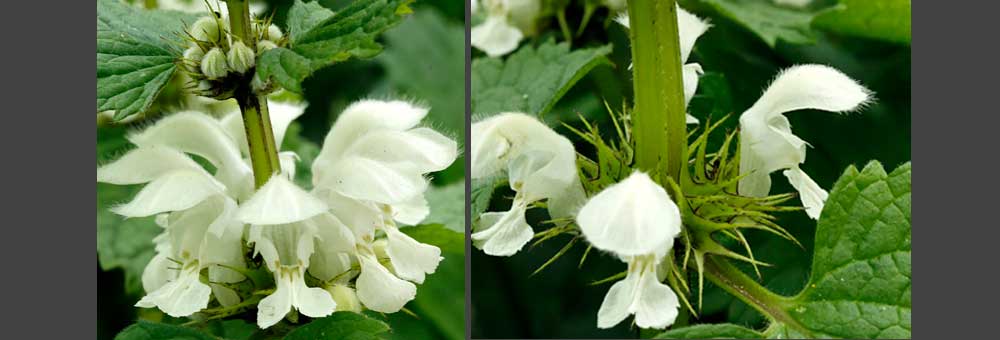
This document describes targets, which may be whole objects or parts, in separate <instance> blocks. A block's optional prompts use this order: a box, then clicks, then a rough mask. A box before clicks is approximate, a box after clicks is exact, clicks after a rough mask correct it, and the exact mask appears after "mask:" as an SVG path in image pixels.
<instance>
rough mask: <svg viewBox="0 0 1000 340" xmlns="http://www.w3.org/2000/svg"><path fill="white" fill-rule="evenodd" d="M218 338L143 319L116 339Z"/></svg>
mask: <svg viewBox="0 0 1000 340" xmlns="http://www.w3.org/2000/svg"><path fill="white" fill-rule="evenodd" d="M175 339H183V340H216V338H215V337H213V336H211V335H208V334H205V333H202V332H199V331H197V330H194V329H191V328H187V327H181V326H178V325H169V324H164V323H154V322H148V321H142V320H140V321H139V322H137V323H135V324H133V325H131V326H128V328H125V330H123V331H121V333H118V335H117V336H115V340H175Z"/></svg>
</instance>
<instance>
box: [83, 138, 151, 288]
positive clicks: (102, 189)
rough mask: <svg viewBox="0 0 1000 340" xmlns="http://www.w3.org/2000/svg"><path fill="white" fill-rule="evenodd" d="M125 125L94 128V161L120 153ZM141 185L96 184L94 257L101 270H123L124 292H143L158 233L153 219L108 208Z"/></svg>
mask: <svg viewBox="0 0 1000 340" xmlns="http://www.w3.org/2000/svg"><path fill="white" fill-rule="evenodd" d="M124 135H125V128H107V129H98V130H97V162H98V164H100V163H104V162H107V161H109V160H110V159H112V158H113V157H115V156H117V155H118V154H121V153H123V152H124V151H125V150H126V149H127V148H128V147H129V143H128V142H127V141H126V140H125V136H124ZM139 188H140V186H117V185H111V184H105V183H98V184H97V258H98V262H99V263H100V266H101V269H102V270H113V269H119V268H120V269H122V271H124V273H125V292H126V293H128V294H131V295H136V294H141V293H142V282H141V280H140V279H141V278H142V271H143V269H145V267H146V264H147V263H149V260H150V259H152V258H153V255H155V252H154V250H153V238H154V237H156V235H158V234H159V233H160V232H161V229H160V227H159V226H157V225H156V223H155V222H154V221H153V219H154V218H152V217H147V218H130V219H124V218H122V217H121V216H118V215H115V214H114V213H112V212H111V211H109V210H108V209H109V208H110V207H111V206H112V205H114V204H119V203H124V202H127V201H128V200H130V199H132V197H133V196H134V195H135V193H136V192H138V190H139Z"/></svg>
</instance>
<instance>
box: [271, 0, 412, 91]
mask: <svg viewBox="0 0 1000 340" xmlns="http://www.w3.org/2000/svg"><path fill="white" fill-rule="evenodd" d="M412 1H413V0H370V1H369V0H358V1H355V2H354V3H352V4H350V5H348V6H347V7H344V8H343V9H342V10H340V11H339V12H337V13H335V14H332V15H330V13H332V12H329V11H317V10H316V8H317V5H315V4H311V5H307V4H305V3H303V2H302V1H300V0H296V1H295V4H293V5H292V8H291V9H289V12H288V15H289V17H288V22H289V31H290V32H289V35H290V38H291V40H290V41H289V45H288V48H275V49H271V50H269V51H267V52H264V54H262V55H261V56H260V59H259V61H258V62H257V72H258V75H260V77H261V78H272V79H274V80H275V81H276V82H277V83H278V84H279V85H281V86H282V87H284V88H285V89H287V90H289V91H292V92H296V93H302V81H303V80H305V78H306V77H308V76H309V75H310V74H312V73H313V72H315V71H316V70H319V69H321V68H323V67H326V66H329V65H331V64H334V63H337V62H342V61H345V60H347V59H350V58H352V57H353V58H371V57H374V56H375V55H377V54H378V53H379V52H381V51H382V45H380V44H379V43H378V42H376V41H375V38H377V37H378V35H379V34H381V33H382V32H384V31H385V30H387V29H389V28H390V27H392V26H395V25H396V24H397V23H399V21H400V20H402V18H403V15H405V14H408V13H409V12H410V10H409V7H407V5H408V4H409V3H410V2H412ZM292 32H294V36H292Z"/></svg>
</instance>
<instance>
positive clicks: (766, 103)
mask: <svg viewBox="0 0 1000 340" xmlns="http://www.w3.org/2000/svg"><path fill="white" fill-rule="evenodd" d="M869 93H870V92H869V91H868V90H867V89H865V88H864V87H863V86H861V85H859V84H858V83H857V82H855V81H854V80H853V79H851V78H849V77H848V76H846V75H844V74H843V73H841V72H840V71H837V70H835V69H833V68H830V67H828V66H823V65H800V66H794V67H791V68H789V69H787V70H785V71H783V72H781V73H780V74H779V75H778V77H777V78H776V79H775V80H774V82H772V83H771V85H770V86H769V87H768V88H767V90H766V91H764V94H763V95H761V97H760V99H758V100H757V102H756V103H754V104H753V106H751V107H750V108H749V109H747V110H746V111H744V112H743V114H742V115H741V116H740V145H741V146H740V149H741V155H740V174H742V175H746V177H744V178H743V179H742V180H740V183H739V193H740V194H741V195H747V196H754V197H763V196H766V195H767V194H768V193H769V192H770V190H771V177H770V174H771V173H772V172H774V171H777V170H781V169H785V171H783V172H782V173H783V174H784V175H785V177H787V178H788V181H789V183H791V184H792V186H793V187H795V190H797V191H798V192H799V195H800V199H801V200H802V205H803V206H804V207H805V208H806V214H808V215H809V217H812V218H813V219H817V218H819V214H820V212H821V211H822V210H823V203H824V202H825V201H826V197H827V192H826V190H823V188H820V187H819V185H817V184H816V182H814V181H813V180H812V179H811V178H809V175H806V173H805V172H803V171H802V170H801V169H799V164H802V163H803V162H805V160H806V146H807V143H806V142H805V141H803V140H802V139H800V138H799V137H798V136H795V135H794V134H792V129H791V124H790V123H789V122H788V118H785V116H784V115H783V114H784V113H786V112H791V111H796V110H802V109H816V110H824V111H831V112H845V111H851V110H854V109H857V108H858V107H859V106H861V105H863V104H864V103H866V102H868V100H869V98H870V97H869Z"/></svg>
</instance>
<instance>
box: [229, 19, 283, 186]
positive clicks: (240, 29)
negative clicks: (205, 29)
mask: <svg viewBox="0 0 1000 340" xmlns="http://www.w3.org/2000/svg"><path fill="white" fill-rule="evenodd" d="M226 7H228V8H229V26H230V27H231V33H232V35H233V36H235V37H236V38H238V39H240V40H242V41H243V43H245V44H246V45H247V46H248V47H250V49H251V50H256V46H257V40H256V38H257V36H256V35H255V34H253V29H252V27H251V24H252V21H251V19H250V2H249V1H247V0H226ZM250 79H251V78H247V84H245V85H246V86H241V87H240V89H239V90H237V93H236V94H235V96H234V97H235V98H236V102H237V103H238V104H239V105H240V111H241V112H242V113H243V127H244V128H245V129H246V135H247V145H248V146H249V148H250V163H251V167H252V168H253V177H254V185H255V186H256V187H257V188H260V187H261V186H263V185H264V184H265V183H267V180H268V179H270V178H271V175H272V174H274V173H276V172H280V171H281V163H280V162H279V160H278V148H277V146H276V143H275V140H274V130H273V129H272V128H271V117H270V116H269V114H268V109H267V97H266V96H261V95H257V94H256V93H253V90H251V88H252V87H251V86H250V84H249V81H250Z"/></svg>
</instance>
